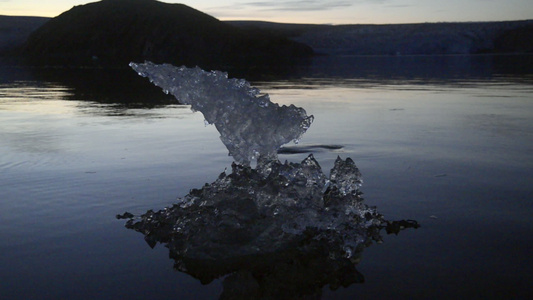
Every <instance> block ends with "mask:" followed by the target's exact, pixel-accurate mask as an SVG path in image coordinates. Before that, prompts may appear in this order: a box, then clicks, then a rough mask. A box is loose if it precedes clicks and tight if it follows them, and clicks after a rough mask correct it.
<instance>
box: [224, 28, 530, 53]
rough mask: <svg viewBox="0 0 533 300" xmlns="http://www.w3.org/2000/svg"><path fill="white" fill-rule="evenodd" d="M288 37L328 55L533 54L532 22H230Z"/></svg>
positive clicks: (252, 29) (250, 29)
mask: <svg viewBox="0 0 533 300" xmlns="http://www.w3.org/2000/svg"><path fill="white" fill-rule="evenodd" d="M228 23H229V24H232V25H234V26H237V27H240V28H242V29H244V30H249V31H251V32H253V31H258V30H263V31H267V32H269V33H271V34H277V35H279V36H283V37H288V38H291V39H292V40H295V41H299V42H302V43H304V44H307V45H309V46H311V47H312V48H313V50H314V51H315V52H317V53H322V54H330V55H434V54H478V53H533V45H532V43H533V20H527V21H508V22H464V23H421V24H391V25H313V24H280V23H270V22H258V21H231V22H228Z"/></svg>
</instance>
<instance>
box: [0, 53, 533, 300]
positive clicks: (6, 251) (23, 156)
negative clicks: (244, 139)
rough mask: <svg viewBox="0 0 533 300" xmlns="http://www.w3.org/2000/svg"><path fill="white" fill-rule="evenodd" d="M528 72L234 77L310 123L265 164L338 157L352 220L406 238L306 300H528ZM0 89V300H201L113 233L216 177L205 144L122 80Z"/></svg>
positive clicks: (25, 72) (115, 75)
mask: <svg viewBox="0 0 533 300" xmlns="http://www.w3.org/2000/svg"><path fill="white" fill-rule="evenodd" d="M531 62H532V58H531V57H530V56H525V57H524V56H475V57H469V56H436V57H367V58H363V57H340V58H326V57H323V58H317V59H316V61H315V63H314V64H312V65H309V66H305V67H302V68H297V69H294V70H288V71H287V70H284V71H283V72H277V73H267V74H265V73H263V74H252V75H250V74H248V75H246V77H247V78H248V77H250V78H251V79H252V80H253V83H254V85H256V86H258V87H260V88H261V89H262V90H263V91H265V92H268V93H269V94H270V95H271V99H272V100H273V101H274V102H278V103H282V104H290V103H294V104H295V105H297V106H302V107H304V108H305V109H306V110H307V112H308V113H309V114H313V115H314V116H315V122H314V123H313V125H312V126H311V128H310V129H309V131H308V132H307V133H306V134H305V135H304V137H303V139H302V140H301V142H300V144H299V145H297V146H295V145H288V148H286V149H285V150H284V151H282V153H281V154H280V159H282V160H285V159H287V160H289V161H295V162H296V161H300V160H302V159H303V158H304V157H305V156H307V155H308V153H309V152H313V153H314V155H315V157H316V159H317V161H318V162H319V163H320V165H321V166H322V168H323V169H324V171H325V172H326V173H327V172H328V170H329V169H330V168H331V166H332V165H333V161H334V160H335V159H336V157H337V156H341V157H343V158H345V157H351V158H352V159H353V160H354V161H355V163H356V164H357V166H358V167H359V169H360V170H361V172H362V174H363V178H364V184H363V186H362V188H361V189H362V191H363V192H364V195H363V196H364V198H365V202H366V204H368V205H373V206H376V207H377V209H378V211H379V212H380V213H382V214H383V215H385V217H386V218H387V219H392V220H397V219H414V220H417V221H418V222H419V223H420V224H421V225H422V226H421V227H420V228H418V229H416V230H414V229H411V230H405V231H402V232H401V233H400V234H399V235H398V236H396V235H386V234H384V243H382V244H373V245H371V246H370V247H368V248H366V249H365V250H364V251H363V253H362V257H361V261H360V262H359V263H358V264H357V266H356V268H357V270H358V272H360V273H361V274H362V275H363V276H364V283H356V284H352V285H350V286H348V287H340V288H339V289H337V290H336V291H331V290H330V289H329V287H328V286H324V287H323V289H322V295H321V297H322V299H353V298H360V299H449V298H483V299H486V298H503V299H527V298H530V297H531V296H532V295H533V291H532V287H531V282H532V281H533V280H532V279H533V275H532V273H531V270H532V268H533V261H532V258H531V255H530V252H531V249H532V248H533V235H532V233H533V229H532V228H533V226H532V225H533V224H532V221H531V216H532V213H533V206H532V200H533V188H532V187H533V171H532V170H533V122H532V116H533V96H531V95H532V92H533V68H532V63H531ZM0 73H1V77H0V125H1V126H0V250H1V252H2V255H1V256H0V265H2V268H1V271H0V298H2V299H127V298H129V299H217V298H218V297H219V295H220V294H221V293H222V290H223V288H222V282H223V279H224V278H220V279H217V280H215V281H213V282H212V283H211V284H209V285H203V284H201V283H200V282H199V280H197V279H195V278H193V277H191V276H189V275H187V274H185V273H182V272H177V271H174V270H173V261H172V260H170V259H169V258H168V249H166V248H164V247H163V246H162V245H158V246H156V247H155V248H154V249H151V248H150V247H149V246H148V245H147V244H146V242H145V241H144V240H143V236H142V235H141V234H139V233H137V232H134V231H132V230H128V229H126V228H124V221H123V220H116V219H115V215H116V214H119V213H123V212H124V211H131V212H133V213H143V212H145V211H146V210H148V209H154V210H158V209H162V208H163V207H165V206H169V205H171V204H172V203H173V201H175V199H176V197H180V196H184V195H185V194H187V193H188V192H189V190H190V189H191V188H199V187H201V186H202V185H203V184H204V183H205V182H212V181H214V180H215V179H216V178H217V176H218V174H219V173H220V172H222V171H223V170H224V169H225V168H228V167H230V165H231V162H232V160H231V157H228V156H227V151H226V149H225V148H224V146H223V145H222V143H221V142H220V140H219V139H218V133H217V132H216V130H215V129H214V128H213V127H212V126H205V125H204V123H203V117H202V116H201V115H200V114H195V113H192V112H191V111H190V110H189V109H188V107H185V106H181V105H178V104H175V103H173V102H172V99H170V98H168V97H166V95H164V94H163V93H161V92H160V91H159V90H158V89H157V88H153V87H151V86H150V85H149V83H147V82H144V80H143V79H142V78H140V77H139V78H137V77H138V76H136V74H135V73H134V72H130V71H129V70H126V71H124V70H105V71H104V70H64V69H62V70H57V69H55V70H50V69H32V68H13V67H3V68H2V70H1V72H0ZM234 74H235V76H238V75H243V74H244V73H241V72H237V71H235V72H234ZM240 77H242V76H240ZM307 275H308V276H309V278H310V280H311V278H314V277H313V276H312V274H307ZM302 276H304V278H305V276H306V274H303V275H302ZM287 280H289V279H288V278H287ZM280 282H284V280H283V278H281V281H280ZM243 286H245V284H243ZM311 286H312V285H311Z"/></svg>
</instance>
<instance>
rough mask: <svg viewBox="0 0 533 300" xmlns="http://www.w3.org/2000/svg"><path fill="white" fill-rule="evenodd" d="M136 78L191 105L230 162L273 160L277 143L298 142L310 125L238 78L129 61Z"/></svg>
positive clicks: (300, 111)
mask: <svg viewBox="0 0 533 300" xmlns="http://www.w3.org/2000/svg"><path fill="white" fill-rule="evenodd" d="M130 66H131V67H132V68H133V69H134V70H135V71H137V72H138V73H139V75H141V76H144V77H148V78H149V79H150V81H151V82H152V83H153V84H155V85H157V86H159V87H161V88H162V89H163V91H164V92H165V93H170V94H172V95H174V96H175V97H176V99H177V100H178V101H180V102H181V103H184V104H189V105H191V108H192V109H193V110H195V111H200V112H202V113H203V115H204V117H205V120H206V121H207V122H208V123H209V124H214V125H215V126H216V128H217V130H218V131H219V133H220V139H221V140H222V142H223V143H224V145H226V147H227V148H228V150H229V154H230V155H232V156H233V158H234V159H235V161H237V162H239V163H242V164H246V165H247V164H249V163H250V161H251V160H252V159H254V158H258V156H262V157H264V158H266V159H267V160H270V159H276V157H277V150H278V149H279V148H280V146H281V145H283V144H286V143H288V142H290V141H296V140H298V139H299V138H300V137H301V136H302V134H303V133H305V131H306V130H307V129H308V128H309V126H310V125H311V123H312V122H313V116H307V114H306V112H305V110H304V109H303V108H299V107H295V106H294V105H290V106H285V105H283V106H279V105H278V104H276V103H272V102H271V101H270V98H269V96H268V95H267V94H261V92H260V91H259V90H258V89H257V88H253V87H251V86H250V84H249V83H248V82H246V81H245V80H243V79H229V78H228V74H227V73H224V72H220V71H211V72H206V71H203V70H202V69H200V68H198V67H196V68H186V67H175V66H172V65H169V64H162V65H157V64H154V63H151V62H146V63H143V64H136V63H130Z"/></svg>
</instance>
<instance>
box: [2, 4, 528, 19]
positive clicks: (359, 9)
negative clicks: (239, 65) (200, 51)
mask: <svg viewBox="0 0 533 300" xmlns="http://www.w3.org/2000/svg"><path fill="white" fill-rule="evenodd" d="M90 2H97V1H96V0H44V1H43V0H0V15H18V16H45V17H55V16H57V15H59V14H61V13H62V12H64V11H67V10H69V9H71V8H72V7H73V6H75V5H80V4H86V3H90ZM162 2H167V3H183V4H185V5H187V6H190V7H193V8H195V9H197V10H200V11H202V12H204V13H207V14H209V15H211V16H213V17H215V18H217V19H220V20H262V21H271V22H283V23H312V24H395V23H424V22H468V21H512V20H526V19H533V1H532V0H277V1H274V0H270V1H266V0H196V1H189V0H163V1H162Z"/></svg>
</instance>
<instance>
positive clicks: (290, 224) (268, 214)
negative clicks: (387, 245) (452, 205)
mask: <svg viewBox="0 0 533 300" xmlns="http://www.w3.org/2000/svg"><path fill="white" fill-rule="evenodd" d="M131 66H132V68H134V69H135V70H136V71H137V72H139V74H140V75H142V76H145V77H148V78H150V80H152V82H153V83H154V84H156V85H158V86H160V87H162V88H163V89H164V90H165V91H167V92H169V93H172V94H173V95H174V96H176V98H177V99H178V100H180V101H181V102H183V103H187V104H190V105H191V107H192V109H193V110H198V111H201V112H202V113H203V114H204V116H205V118H206V120H207V121H208V122H209V123H213V124H215V126H216V128H217V129H218V130H219V132H220V134H221V139H222V141H223V142H224V144H225V145H226V147H227V148H228V149H229V151H230V154H231V155H232V156H233V157H234V159H235V160H236V162H237V163H233V164H232V170H231V173H229V174H227V173H226V172H223V173H221V174H220V175H219V176H218V178H217V179H216V180H215V181H214V182H212V183H210V184H207V183H206V184H205V185H204V186H203V187H202V188H200V189H192V190H191V191H190V192H189V193H188V194H187V195H186V196H184V197H182V198H178V201H177V203H175V204H173V205H172V206H170V207H167V208H164V209H162V210H159V211H152V210H149V211H147V212H146V213H144V214H141V215H138V216H134V215H133V214H130V213H125V214H123V215H119V216H117V217H118V218H126V219H129V220H128V221H127V222H126V227H127V228H130V229H134V230H136V231H138V232H141V233H143V234H144V236H145V240H146V242H147V243H148V244H149V245H150V246H151V247H154V246H155V245H156V244H157V243H162V244H165V245H166V247H168V248H169V251H170V257H171V258H172V259H174V260H175V268H176V269H178V270H180V271H183V272H186V273H188V274H190V275H192V276H194V277H196V278H198V279H200V280H201V281H202V282H204V283H207V282H210V281H211V280H213V279H214V278H218V277H221V276H224V275H227V274H231V275H229V276H227V277H226V278H225V280H224V292H223V294H222V296H221V299H225V298H227V299H234V298H238V299H261V298H265V299H293V298H297V297H300V296H301V295H305V294H309V293H312V294H317V293H318V294H319V293H320V291H321V288H322V286H324V285H327V284H329V285H330V287H332V288H336V287H338V286H341V285H342V286H346V285H349V284H351V283H354V282H361V281H362V275H361V274H360V273H358V272H357V270H356V269H355V263H356V262H357V261H358V260H359V256H360V254H361V252H362V251H363V249H364V248H365V247H367V246H368V245H370V244H371V243H372V241H380V240H381V230H382V229H386V230H387V233H398V231H399V230H400V229H403V228H408V227H415V228H416V227H418V224H417V223H416V222H415V221H394V222H390V221H387V220H385V219H384V217H383V216H382V215H381V214H379V213H378V212H377V210H376V208H374V207H370V206H367V205H366V204H365V203H364V201H363V198H362V196H361V195H362V193H361V191H360V189H359V188H360V186H361V183H362V179H361V173H360V172H359V169H358V168H357V167H356V165H355V163H354V162H353V160H352V159H350V158H346V159H345V160H343V159H341V158H340V157H337V160H336V161H335V164H334V166H333V168H332V169H331V171H330V174H329V177H327V176H326V175H325V174H324V173H323V172H322V169H321V167H320V165H319V163H318V162H317V161H316V160H315V158H314V157H313V155H312V154H310V155H309V156H308V157H307V158H306V159H304V160H303V161H302V162H301V163H289V162H285V163H281V162H280V161H279V160H278V159H277V155H276V151H277V150H278V148H279V147H280V146H281V145H282V144H284V143H287V142H289V141H290V140H294V139H298V138H299V137H300V136H301V135H302V134H303V133H304V132H305V131H306V129H307V128H308V127H309V125H310V124H311V122H312V120H313V118H312V116H309V117H308V116H307V115H306V113H305V111H304V110H303V109H302V108H296V107H294V106H293V105H291V106H288V107H287V106H282V107H279V106H278V105H277V104H273V103H271V102H270V100H269V99H268V96H267V95H260V92H259V90H257V89H254V88H252V87H250V85H249V84H248V83H247V82H246V81H244V80H236V79H228V78H227V74H225V73H222V72H217V71H214V72H205V71H202V70H201V69H199V68H193V69H188V68H185V67H181V68H176V67H173V66H171V65H155V64H152V63H145V64H134V63H132V64H131ZM318 147H326V148H328V147H327V146H321V145H319V146H318ZM329 147H330V148H331V149H338V148H339V147H341V148H342V146H338V145H334V146H329ZM303 150H305V149H292V150H291V151H296V152H298V151H303ZM254 157H257V159H258V163H257V165H256V167H255V168H252V167H251V166H250V161H251V160H252V159H253V158H254ZM302 274H305V275H302ZM311 283H312V284H311ZM235 293H237V294H235Z"/></svg>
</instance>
